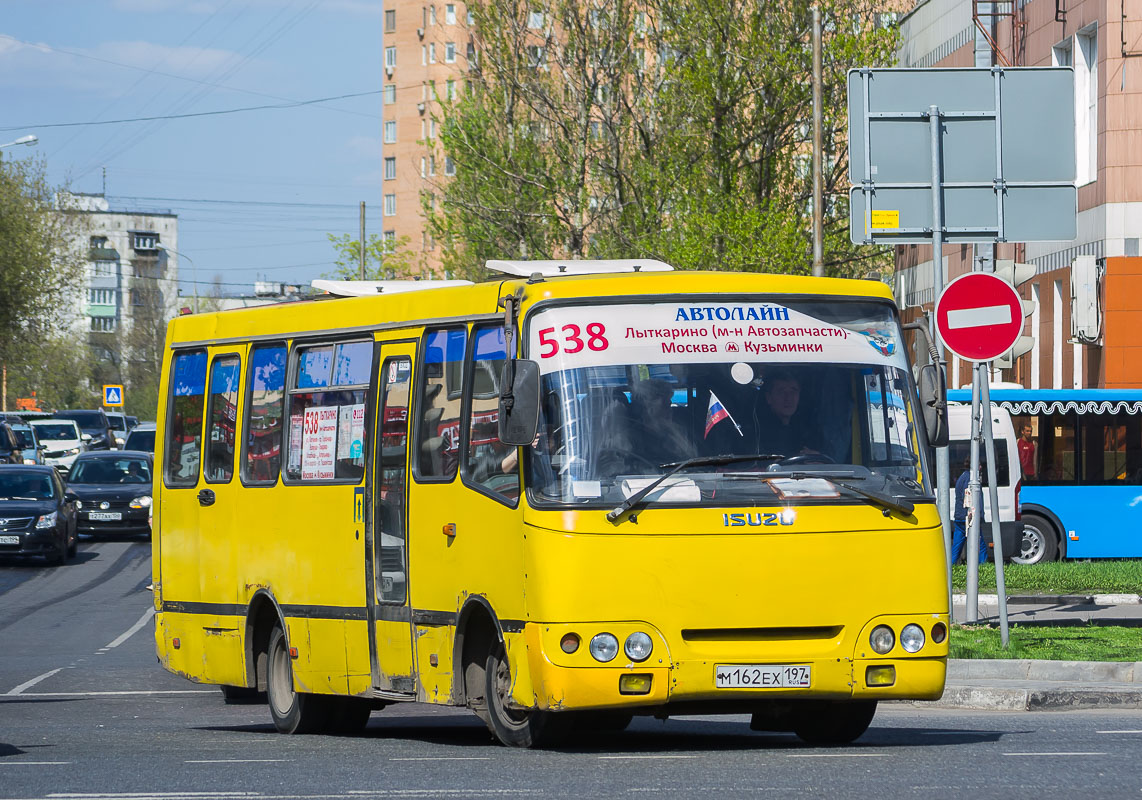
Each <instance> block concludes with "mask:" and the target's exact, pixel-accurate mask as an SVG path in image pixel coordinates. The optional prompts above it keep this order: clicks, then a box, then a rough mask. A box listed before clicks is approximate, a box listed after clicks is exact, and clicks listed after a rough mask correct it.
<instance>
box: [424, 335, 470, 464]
mask: <svg viewBox="0 0 1142 800" xmlns="http://www.w3.org/2000/svg"><path fill="white" fill-rule="evenodd" d="M467 340H468V332H467V331H466V330H465V329H464V328H452V329H446V330H435V331H429V332H428V333H427V334H425V341H424V379H423V381H422V382H421V391H422V393H423V394H422V396H421V402H420V406H419V408H420V427H419V433H418V436H417V441H418V442H419V447H420V452H419V454H418V457H417V469H418V472H419V476H418V477H421V478H447V479H451V478H453V477H454V476H455V475H456V466H457V464H458V463H459V461H460V406H461V400H462V397H463V391H462V390H463V384H464V350H465V346H466V344H467Z"/></svg>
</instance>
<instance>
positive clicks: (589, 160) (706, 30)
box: [425, 0, 897, 276]
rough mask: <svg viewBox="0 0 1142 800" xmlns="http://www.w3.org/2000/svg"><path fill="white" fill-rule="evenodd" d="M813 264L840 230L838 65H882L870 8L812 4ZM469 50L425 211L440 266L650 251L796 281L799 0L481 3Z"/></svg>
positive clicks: (849, 1) (838, 239) (802, 28)
mask: <svg viewBox="0 0 1142 800" xmlns="http://www.w3.org/2000/svg"><path fill="white" fill-rule="evenodd" d="M821 5H822V11H823V15H824V19H825V35H824V54H825V55H824V76H825V79H824V83H825V92H824V97H825V101H824V103H823V111H824V136H823V138H824V142H825V153H824V164H825V193H826V202H825V204H824V205H825V232H826V233H825V236H826V238H825V254H826V269H827V271H828V273H829V274H835V275H851V274H861V273H865V272H868V271H871V270H872V269H875V268H882V267H884V266H885V265H887V264H888V263H890V259H889V257H888V256H887V250H886V249H885V248H867V247H856V246H854V245H852V244H851V243H850V242H849V241H848V232H847V231H848V209H847V188H848V180H847V169H848V158H847V152H846V142H845V139H846V129H845V125H846V108H845V104H846V87H845V73H846V71H847V70H848V69H849V68H850V67H853V66H862V65H870V66H877V65H884V64H888V63H891V62H892V60H893V53H894V52H895V47H896V43H897V33H896V31H895V30H894V29H892V28H891V27H885V26H882V25H878V24H877V23H878V21H879V15H878V12H877V4H876V3H875V2H873V0H823V2H822V3H821ZM469 9H470V10H471V11H472V14H473V17H474V19H475V25H476V30H477V32H478V35H477V41H478V45H477V47H478V51H479V52H478V61H477V62H476V63H475V64H474V65H473V70H472V71H471V73H470V75H469V80H468V81H467V85H466V87H465V89H464V91H462V92H461V93H460V94H459V96H458V97H457V98H456V99H455V100H451V101H449V100H447V99H446V100H445V101H444V102H442V103H441V108H442V112H441V114H440V120H439V121H440V123H441V124H440V129H441V143H442V146H443V149H444V153H445V154H446V155H447V156H449V157H450V158H451V159H452V161H453V163H454V164H455V166H456V175H455V177H454V178H449V179H445V180H442V181H441V182H440V183H439V184H438V185H437V186H436V187H435V194H436V195H438V196H439V202H436V198H431V199H430V200H429V201H428V202H426V203H425V208H426V210H427V211H428V212H429V214H428V216H429V222H430V228H431V230H432V232H433V234H434V236H436V238H437V239H438V240H440V241H441V243H442V244H443V249H444V260H445V266H446V267H448V268H450V269H451V270H452V271H453V272H455V273H457V274H460V275H467V276H478V275H479V269H478V268H476V267H474V265H477V264H482V263H483V261H484V260H485V259H487V258H512V257H527V258H567V257H570V258H577V257H619V256H625V257H629V256H634V255H643V256H653V257H658V258H661V259H663V260H666V261H669V262H670V263H672V264H674V265H675V266H676V267H680V268H684V269H733V270H747V271H772V272H786V273H808V272H809V271H810V263H811V258H810V254H811V241H810V235H811V234H810V227H811V222H810V218H811V180H812V178H811V170H810V166H809V165H810V144H811V127H810V124H811V119H812V106H811V102H812V89H811V83H810V76H811V74H812V52H811V46H810V34H811V30H810V26H811V20H812V16H811V6H810V4H808V3H805V2H802V0H696V1H695V2H687V3H677V2H666V0H648V1H647V2H641V1H640V2H637V3H635V2H631V0H532V1H529V2H523V1H522V0H478V2H474V3H471V4H469Z"/></svg>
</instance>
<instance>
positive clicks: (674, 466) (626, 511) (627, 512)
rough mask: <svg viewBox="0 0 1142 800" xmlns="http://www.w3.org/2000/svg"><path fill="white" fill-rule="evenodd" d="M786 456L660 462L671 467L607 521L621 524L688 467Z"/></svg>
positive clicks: (629, 499) (779, 454)
mask: <svg viewBox="0 0 1142 800" xmlns="http://www.w3.org/2000/svg"><path fill="white" fill-rule="evenodd" d="M783 458H785V456H784V455H782V454H781V453H753V454H752V455H748V456H746V455H720V456H697V457H695V458H688V459H686V460H685V461H671V462H669V463H666V464H659V468H666V467H669V468H670V470H669V471H668V472H665V473H663V474H662V475H659V476H658V478H656V479H655V480H653V481H651V482H650V483H649V484H647V485H646V486H644V487H643V488H642V489H640V490H639V491H637V492H635V493H634V494H632V495H631V496H630V497H628V498H627V499H626V500H624V501H623V502H622V505H620V506H618V507H616V508H614V509H613V510H611V511H609V512H607V521H608V522H610V523H612V524H614V525H621V524H622V523H623V522H625V521H626V520H627V519H629V518H630V517H631V516H632V515H631V510H632V509H633V508H634V507H635V506H637V505H638V504H639V503H641V502H642V501H643V500H645V499H646V496H647V495H648V494H650V493H651V492H652V491H654V490H655V489H657V488H658V487H659V486H660V485H661V484H662V482H663V481H664V480H666V479H667V478H669V477H670V476H671V475H674V474H675V473H677V472H680V471H681V470H684V469H686V468H687V467H714V466H719V465H721V464H736V463H739V462H742V461H780V460H781V459H783Z"/></svg>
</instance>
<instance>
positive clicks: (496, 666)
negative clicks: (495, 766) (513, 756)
mask: <svg viewBox="0 0 1142 800" xmlns="http://www.w3.org/2000/svg"><path fill="white" fill-rule="evenodd" d="M484 679H485V684H486V685H485V688H484V697H485V698H486V700H487V714H488V727H489V728H490V729H491V731H492V734H493V735H494V736H495V737H496V738H497V739H498V740H499V741H500V743H502V744H505V745H507V746H508V747H539V746H540V745H543V744H550V743H552V741H553V740H554V739H555V738H556V737H555V733H556V729H557V728H559V729H561V726H560V725H559V722H560V721H559V720H556V719H555V717H556V716H557V715H555V714H552V713H550V712H545V711H538V710H536V709H526V710H525V709H515V708H510V707H509V706H508V701H509V699H510V697H511V670H510V668H509V666H508V658H507V654H506V653H505V652H504V648H503V645H501V644H499V643H498V642H497V643H496V645H495V646H494V647H493V648H492V649H491V650H490V651H489V652H488V657H487V660H486V661H485V662H484ZM562 716H563V717H566V718H570V716H571V715H570V714H564V715H562Z"/></svg>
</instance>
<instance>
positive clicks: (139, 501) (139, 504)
mask: <svg viewBox="0 0 1142 800" xmlns="http://www.w3.org/2000/svg"><path fill="white" fill-rule="evenodd" d="M150 507H151V496H150V495H149V494H144V495H141V496H140V497H136V498H135V499H134V500H132V501H131V508H150Z"/></svg>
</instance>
